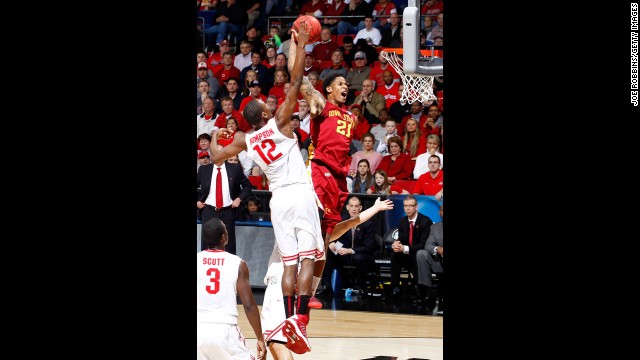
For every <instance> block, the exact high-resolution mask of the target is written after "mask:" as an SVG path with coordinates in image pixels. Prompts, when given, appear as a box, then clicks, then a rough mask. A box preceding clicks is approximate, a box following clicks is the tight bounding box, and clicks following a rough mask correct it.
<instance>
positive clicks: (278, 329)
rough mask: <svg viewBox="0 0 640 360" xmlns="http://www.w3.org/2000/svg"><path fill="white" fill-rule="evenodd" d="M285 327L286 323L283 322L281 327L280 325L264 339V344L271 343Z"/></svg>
mask: <svg viewBox="0 0 640 360" xmlns="http://www.w3.org/2000/svg"><path fill="white" fill-rule="evenodd" d="M284 325H285V322H284V321H283V322H282V323H281V324H280V325H278V326H277V327H276V328H275V329H273V331H271V332H270V333H269V334H268V335H266V336H265V337H264V342H265V343H268V342H269V341H271V338H273V337H274V336H275V335H276V334H278V333H280V332H281V331H282V328H283V327H284Z"/></svg>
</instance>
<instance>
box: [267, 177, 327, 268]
mask: <svg viewBox="0 0 640 360" xmlns="http://www.w3.org/2000/svg"><path fill="white" fill-rule="evenodd" d="M269 207H270V208H271V223H272V224H273V232H274V235H275V237H276V243H277V244H278V251H279V252H280V255H281V256H282V259H283V261H284V263H285V265H287V266H290V265H296V264H297V263H298V259H305V258H310V259H314V260H315V259H320V258H321V257H322V256H323V255H324V239H323V238H322V229H321V227H320V215H319V213H318V207H317V204H316V200H315V192H314V191H313V188H311V185H310V184H308V185H307V184H304V185H303V184H294V185H289V186H285V187H282V188H279V189H275V190H273V191H272V192H271V201H270V202H269ZM301 231H304V232H306V233H307V234H308V235H306V236H305V235H301V234H300V232H301Z"/></svg>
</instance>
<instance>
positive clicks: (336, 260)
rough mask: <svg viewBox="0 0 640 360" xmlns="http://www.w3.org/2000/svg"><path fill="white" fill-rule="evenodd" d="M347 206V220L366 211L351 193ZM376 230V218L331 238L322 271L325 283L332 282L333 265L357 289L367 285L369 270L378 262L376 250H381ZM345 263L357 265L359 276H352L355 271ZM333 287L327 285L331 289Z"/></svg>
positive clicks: (345, 282) (344, 280) (346, 282)
mask: <svg viewBox="0 0 640 360" xmlns="http://www.w3.org/2000/svg"><path fill="white" fill-rule="evenodd" d="M346 208H347V210H348V212H349V216H347V217H344V216H343V220H347V219H349V218H353V217H357V216H359V215H360V212H362V203H361V201H360V199H359V198H358V197H357V196H355V195H351V196H350V197H349V199H348V200H347V205H346ZM375 233H376V230H375V223H374V221H373V219H369V220H367V221H365V222H363V223H362V224H360V225H357V226H356V227H354V228H351V230H350V231H347V232H346V233H344V234H342V236H340V237H339V238H338V239H337V240H334V241H332V242H330V243H329V251H327V253H326V254H327V262H326V265H325V268H324V271H323V272H322V277H323V279H324V283H325V284H330V283H331V274H332V272H333V269H337V271H338V274H340V277H341V278H342V282H343V284H345V285H347V286H349V287H352V288H355V289H364V288H365V283H366V275H367V271H368V270H370V269H372V268H373V267H374V266H375V261H374V260H375V254H376V252H377V251H379V246H378V243H377V242H376V240H375ZM345 265H353V266H354V267H355V268H356V270H355V272H356V278H355V279H351V273H350V272H349V271H345V269H344V266H345ZM354 280H355V281H354ZM330 288H331V287H327V289H330Z"/></svg>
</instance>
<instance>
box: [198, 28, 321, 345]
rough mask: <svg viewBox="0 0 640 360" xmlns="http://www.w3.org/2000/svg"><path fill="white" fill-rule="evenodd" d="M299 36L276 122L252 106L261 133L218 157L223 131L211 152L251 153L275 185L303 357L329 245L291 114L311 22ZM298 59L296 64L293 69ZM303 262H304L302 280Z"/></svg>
mask: <svg viewBox="0 0 640 360" xmlns="http://www.w3.org/2000/svg"><path fill="white" fill-rule="evenodd" d="M293 33H294V35H295V36H297V38H298V44H297V45H296V46H291V47H290V48H289V71H290V73H291V88H290V89H289V91H288V92H287V96H286V98H285V101H284V103H283V104H282V105H280V107H279V108H278V110H277V111H276V114H275V117H272V115H271V111H270V110H269V108H268V107H267V106H266V104H265V103H263V102H262V101H258V100H252V101H251V102H249V103H248V104H247V106H246V107H245V108H244V110H243V115H244V117H245V119H246V120H247V121H248V122H249V123H250V124H251V125H252V126H253V127H254V129H255V131H254V132H252V133H250V134H243V133H237V134H236V135H235V136H234V139H233V141H232V142H231V144H229V145H227V146H226V147H224V148H223V149H222V150H219V151H218V150H217V139H218V137H219V136H220V135H222V134H227V130H226V129H220V130H218V132H217V133H216V134H215V136H214V137H213V139H212V140H213V141H212V144H211V146H210V150H211V152H212V154H213V155H212V161H220V160H221V159H228V158H229V157H231V156H233V155H236V154H238V153H239V152H240V151H242V150H246V151H247V155H248V157H250V158H251V159H253V160H254V161H255V162H256V163H257V164H258V165H259V166H260V168H261V169H262V171H263V172H264V173H265V175H266V177H267V179H268V180H269V190H270V191H271V200H270V202H269V207H270V208H271V222H272V224H273V232H274V234H275V237H276V243H277V246H278V251H279V253H280V256H281V257H282V261H283V263H284V265H285V268H284V275H283V278H282V294H283V298H284V306H285V314H286V317H287V319H288V320H290V321H293V322H295V324H296V326H297V329H296V333H295V334H293V333H291V332H289V333H288V334H287V335H288V336H287V337H289V336H292V337H294V339H287V341H288V343H289V344H290V345H288V346H289V348H290V349H291V350H292V351H294V352H296V353H299V354H302V353H305V352H307V351H310V350H311V347H310V346H309V342H308V340H307V339H306V325H307V323H308V321H309V299H310V297H311V282H312V279H313V270H314V262H315V260H316V258H318V259H319V258H322V257H323V256H324V242H323V240H322V233H321V228H320V218H319V216H318V211H317V208H316V202H315V194H314V191H313V187H312V186H311V182H310V181H309V175H308V173H307V170H306V166H305V162H304V160H303V159H302V154H301V152H300V148H299V146H298V140H297V138H296V136H295V134H294V133H293V130H292V128H291V114H292V113H293V110H294V108H295V105H296V103H297V100H298V90H299V89H300V85H301V84H302V76H303V72H304V58H305V50H304V47H305V45H306V44H307V42H308V39H309V34H308V32H307V24H306V22H302V24H301V26H300V33H298V34H296V33H295V30H293ZM292 59H295V61H294V63H293V64H292V63H291V61H292ZM298 261H300V262H301V265H300V271H299V274H298ZM296 274H298V276H297V288H298V301H297V303H296V300H295V290H296ZM294 312H295V314H294ZM289 318H292V319H289ZM267 340H269V339H267ZM290 340H291V341H290Z"/></svg>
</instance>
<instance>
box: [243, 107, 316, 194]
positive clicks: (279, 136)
mask: <svg viewBox="0 0 640 360" xmlns="http://www.w3.org/2000/svg"><path fill="white" fill-rule="evenodd" d="M245 142H246V143H247V155H248V156H249V157H250V158H251V159H253V161H255V162H256V164H258V166H260V169H262V172H263V173H264V174H265V175H266V176H267V179H269V190H271V191H273V190H275V189H278V188H281V187H284V186H287V185H291V184H310V183H311V182H310V181H309V175H308V173H307V170H306V166H305V163H304V160H303V159H302V154H301V153H300V148H299V147H298V139H297V138H296V137H295V136H294V138H293V139H292V138H289V137H287V136H285V135H284V134H283V133H281V132H280V130H278V125H277V124H276V120H275V118H271V119H269V121H267V123H266V124H265V126H263V127H261V128H260V129H258V130H255V131H254V132H252V133H251V134H247V135H246V136H245Z"/></svg>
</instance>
